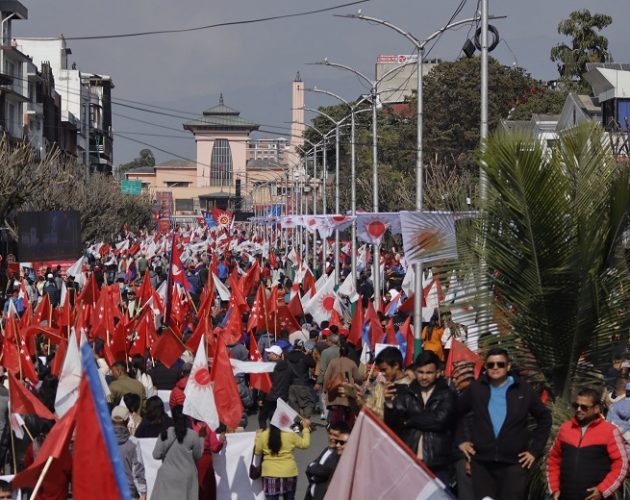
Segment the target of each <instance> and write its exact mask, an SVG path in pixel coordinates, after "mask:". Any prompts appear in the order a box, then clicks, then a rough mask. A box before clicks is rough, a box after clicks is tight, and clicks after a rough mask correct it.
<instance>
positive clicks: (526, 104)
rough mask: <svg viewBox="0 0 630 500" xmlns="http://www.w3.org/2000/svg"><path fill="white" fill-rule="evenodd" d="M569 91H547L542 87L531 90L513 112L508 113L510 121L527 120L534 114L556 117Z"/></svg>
mask: <svg viewBox="0 0 630 500" xmlns="http://www.w3.org/2000/svg"><path fill="white" fill-rule="evenodd" d="M568 95H569V90H568V89H566V88H564V89H561V90H549V89H547V88H544V87H539V88H536V89H533V91H532V92H531V93H530V94H529V95H527V96H524V97H523V98H521V99H520V100H519V101H518V102H517V104H516V106H515V107H514V110H513V111H512V112H510V114H509V118H510V119H511V120H529V119H530V118H531V117H532V114H534V113H543V114H551V115H557V114H560V112H561V111H562V107H563V106H564V103H565V101H566V100H567V96H568Z"/></svg>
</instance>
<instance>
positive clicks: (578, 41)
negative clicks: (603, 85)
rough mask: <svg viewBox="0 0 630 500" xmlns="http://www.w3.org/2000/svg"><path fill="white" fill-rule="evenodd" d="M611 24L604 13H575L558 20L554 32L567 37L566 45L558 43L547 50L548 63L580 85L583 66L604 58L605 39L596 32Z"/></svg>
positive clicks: (602, 60)
mask: <svg viewBox="0 0 630 500" xmlns="http://www.w3.org/2000/svg"><path fill="white" fill-rule="evenodd" d="M610 24H612V17H610V16H607V15H606V14H591V12H590V11H589V10H588V9H583V10H576V11H573V12H571V14H569V18H568V19H564V20H563V21H560V24H558V33H559V34H560V35H565V36H568V37H570V38H571V42H570V44H569V45H567V44H566V43H559V44H558V45H556V46H555V47H553V48H552V49H551V60H552V61H554V62H557V64H558V73H560V76H561V77H562V78H563V79H565V80H568V81H576V82H580V83H582V82H583V80H582V75H583V74H584V73H585V72H586V63H589V62H604V61H606V58H607V57H608V55H609V54H608V39H607V38H606V37H605V36H603V35H601V34H600V33H599V32H600V31H601V30H603V29H604V28H606V27H607V26H609V25H610Z"/></svg>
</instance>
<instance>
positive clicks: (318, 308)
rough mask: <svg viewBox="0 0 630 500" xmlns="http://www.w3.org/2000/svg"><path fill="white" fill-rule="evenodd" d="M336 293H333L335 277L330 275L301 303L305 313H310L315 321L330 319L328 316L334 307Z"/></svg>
mask: <svg viewBox="0 0 630 500" xmlns="http://www.w3.org/2000/svg"><path fill="white" fill-rule="evenodd" d="M336 298H337V294H336V293H335V277H334V275H332V274H331V275H330V276H329V277H328V278H327V279H326V281H325V283H324V284H323V286H322V287H321V288H319V289H318V290H317V293H315V295H314V296H313V298H311V300H309V301H308V302H307V303H306V304H303V309H304V312H305V313H310V314H311V315H312V316H313V320H315V322H316V323H318V324H319V323H321V322H322V321H330V316H331V314H332V311H333V309H334V307H335V302H336V300H335V299H336ZM337 312H339V313H341V312H342V311H337Z"/></svg>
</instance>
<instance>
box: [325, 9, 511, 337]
mask: <svg viewBox="0 0 630 500" xmlns="http://www.w3.org/2000/svg"><path fill="white" fill-rule="evenodd" d="M485 1H486V0H484V2H485ZM336 17H346V18H350V19H359V20H361V21H368V22H372V23H376V24H380V25H382V26H386V27H387V28H389V29H391V30H393V31H395V32H396V33H398V34H399V35H402V36H403V37H405V38H406V39H407V40H409V41H410V42H411V43H412V44H413V46H414V47H415V49H416V52H417V57H418V62H417V65H418V69H417V70H416V73H417V75H416V91H417V96H418V103H417V106H416V107H417V109H416V118H417V136H416V210H418V211H421V210H422V205H423V198H422V197H423V188H424V186H423V177H424V164H423V149H422V147H423V146H422V134H423V130H422V126H423V92H422V80H423V75H422V69H423V68H422V65H423V62H424V61H423V59H424V48H425V46H426V45H427V43H429V42H430V41H431V40H433V39H435V38H436V37H438V36H440V35H441V34H442V33H444V32H445V31H447V30H449V29H452V28H455V27H457V26H461V25H463V24H471V23H476V22H478V21H481V20H482V19H481V18H479V17H471V18H468V19H462V20H460V21H455V22H452V23H449V24H447V25H445V26H443V27H442V28H440V29H439V30H437V31H436V32H434V33H432V34H431V35H429V36H428V37H426V38H425V39H424V40H419V39H418V38H416V37H415V36H414V35H412V34H411V33H409V32H408V31H406V30H404V29H402V28H400V27H398V26H396V25H395V24H393V23H390V22H389V21H385V20H384V19H378V18H376V17H372V16H366V15H364V14H363V13H362V12H361V11H359V12H358V13H357V14H344V15H336ZM504 18H505V16H492V17H488V16H487V14H486V16H485V19H486V20H487V19H504ZM486 43H487V34H486ZM413 323H414V329H415V332H414V333H415V337H416V341H419V339H420V335H421V333H422V262H418V263H417V264H416V266H415V284H414V318H413Z"/></svg>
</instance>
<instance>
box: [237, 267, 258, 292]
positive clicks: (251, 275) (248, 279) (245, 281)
mask: <svg viewBox="0 0 630 500" xmlns="http://www.w3.org/2000/svg"><path fill="white" fill-rule="evenodd" d="M258 283H260V265H259V264H258V261H256V262H254V265H253V266H252V267H250V268H249V271H247V274H245V275H244V276H243V278H241V289H242V290H243V295H244V296H245V297H249V296H250V295H251V293H252V290H253V289H254V287H255V286H256V284H258Z"/></svg>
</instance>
